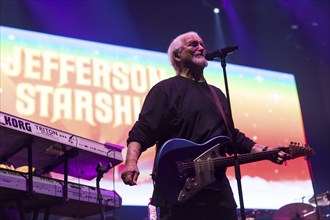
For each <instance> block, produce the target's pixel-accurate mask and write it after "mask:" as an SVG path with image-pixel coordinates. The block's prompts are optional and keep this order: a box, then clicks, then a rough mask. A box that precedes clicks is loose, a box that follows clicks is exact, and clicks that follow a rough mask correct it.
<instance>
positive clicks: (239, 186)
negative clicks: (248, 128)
mask: <svg viewBox="0 0 330 220" xmlns="http://www.w3.org/2000/svg"><path fill="white" fill-rule="evenodd" d="M220 61H221V67H222V69H223V76H224V81H225V88H226V96H227V101H228V107H229V114H230V118H231V119H232V118H233V117H232V111H231V104H230V96H229V88H228V81H227V71H226V55H223V56H220ZM232 123H233V125H234V121H232ZM234 127H235V125H234ZM233 144H234V145H233V150H234V161H235V162H234V167H235V177H236V180H237V189H238V196H239V202H240V212H241V219H242V220H245V219H246V217H245V208H244V201H243V193H242V183H241V170H240V165H239V160H238V156H237V148H236V146H235V143H233Z"/></svg>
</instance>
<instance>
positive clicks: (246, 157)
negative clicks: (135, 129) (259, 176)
mask: <svg viewBox="0 0 330 220" xmlns="http://www.w3.org/2000/svg"><path fill="white" fill-rule="evenodd" d="M230 142H231V139H230V138H229V137H226V136H217V137H214V138H212V139H210V140H209V141H207V142H205V143H203V144H196V143H194V142H192V141H189V140H185V139H180V138H174V139H170V140H168V141H167V142H165V143H164V144H163V146H162V147H161V148H160V150H159V152H158V154H157V156H156V158H155V168H154V181H155V186H156V188H157V190H158V192H159V193H160V195H161V196H162V197H163V198H164V199H165V200H166V201H167V202H169V203H172V204H179V203H183V202H185V201H187V200H189V199H190V198H192V197H193V196H194V195H195V194H196V193H197V192H198V191H200V190H201V189H203V188H204V187H205V186H207V185H209V184H211V183H213V182H214V181H215V180H216V179H215V176H214V173H215V171H216V170H219V169H225V168H226V167H229V166H234V163H235V158H234V156H229V157H223V156H221V155H220V150H221V149H222V148H223V147H225V145H226V144H229V143H230ZM280 151H285V152H286V153H288V154H290V155H291V157H292V159H294V158H297V157H301V156H309V155H313V154H314V153H315V152H314V150H313V149H312V148H311V147H309V146H307V145H302V144H299V143H291V144H290V145H289V146H287V147H281V148H280V149H274V150H270V151H263V152H258V153H248V154H241V155H238V161H239V164H246V163H250V162H255V161H260V160H267V159H268V160H270V159H272V158H274V157H277V154H278V153H279V152H280Z"/></svg>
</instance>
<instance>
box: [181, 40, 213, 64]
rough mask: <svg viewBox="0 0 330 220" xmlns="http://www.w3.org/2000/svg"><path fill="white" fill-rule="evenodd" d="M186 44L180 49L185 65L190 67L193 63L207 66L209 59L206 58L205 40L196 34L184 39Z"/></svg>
mask: <svg viewBox="0 0 330 220" xmlns="http://www.w3.org/2000/svg"><path fill="white" fill-rule="evenodd" d="M183 42H184V45H183V46H182V48H181V49H180V59H181V62H182V63H184V65H185V66H187V67H189V66H190V65H191V64H194V65H197V66H200V67H206V66H207V61H206V59H205V53H206V51H205V46H204V43H203V40H202V39H201V38H200V37H198V36H196V35H190V36H187V37H186V38H184V39H183Z"/></svg>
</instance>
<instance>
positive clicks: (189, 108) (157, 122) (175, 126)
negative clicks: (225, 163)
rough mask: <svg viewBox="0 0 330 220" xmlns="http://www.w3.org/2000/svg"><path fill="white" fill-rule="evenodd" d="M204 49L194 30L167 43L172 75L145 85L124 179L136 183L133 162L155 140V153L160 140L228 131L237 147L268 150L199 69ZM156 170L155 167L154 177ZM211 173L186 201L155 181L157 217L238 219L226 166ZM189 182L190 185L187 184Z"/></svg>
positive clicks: (200, 139)
mask: <svg viewBox="0 0 330 220" xmlns="http://www.w3.org/2000/svg"><path fill="white" fill-rule="evenodd" d="M205 54H206V50H205V46H204V43H203V40H202V38H201V37H200V36H199V35H198V34H197V33H196V32H187V33H184V34H181V35H179V36H178V37H176V38H175V39H174V40H173V41H172V43H171V44H170V46H169V48H168V55H169V58H170V62H171V64H172V66H173V67H174V69H175V71H176V76H174V77H171V78H169V79H166V80H163V81H161V82H159V83H157V84H156V85H155V86H154V87H153V88H152V89H151V90H150V91H149V93H148V95H147V97H146V99H145V102H144V104H143V107H142V110H141V113H140V115H139V119H138V121H137V122H136V123H135V124H134V126H133V128H132V129H131V131H130V132H129V137H128V140H127V144H128V146H127V147H128V149H127V155H126V160H125V169H124V171H123V172H122V179H123V181H124V183H125V184H127V185H136V184H137V179H138V176H139V168H138V165H137V163H138V159H139V157H140V155H141V153H142V152H143V151H145V150H146V149H147V148H149V147H152V146H154V145H155V144H156V147H157V148H156V150H157V154H156V155H158V154H159V152H160V149H161V148H162V146H163V145H164V143H166V142H167V141H168V140H171V139H173V138H180V139H185V140H189V141H191V142H192V143H197V144H202V143H206V142H208V141H209V140H211V139H212V138H214V137H217V136H230V137H231V138H232V139H233V140H232V143H235V147H236V149H237V151H238V153H251V152H253V153H254V152H261V151H266V150H271V148H268V147H267V146H264V145H260V144H256V143H255V142H254V141H252V140H251V139H250V138H248V137H246V136H245V135H244V133H242V132H240V131H239V130H238V129H236V128H234V124H233V120H232V118H231V116H230V114H229V108H228V102H227V100H226V97H225V95H224V93H223V92H222V91H221V90H220V89H219V88H216V87H214V86H212V85H209V84H207V82H206V79H205V78H204V75H203V70H204V68H205V67H207V64H208V63H207V61H206V59H205ZM211 90H213V91H215V93H216V96H217V97H218V100H220V103H221V105H222V108H223V110H224V113H225V115H226V116H225V117H226V118H227V119H225V120H227V124H228V125H226V123H225V120H224V119H223V117H221V114H220V112H219V108H218V107H217V103H216V102H217V101H216V100H215V98H214V96H213V95H212V92H211ZM196 147H199V146H196ZM273 149H275V148H273ZM219 153H220V155H221V156H225V155H226V153H228V154H232V153H233V146H232V145H228V147H223V148H221V150H220V152H219ZM181 154H182V158H183V159H184V158H185V157H188V156H189V152H186V153H184V151H178V152H177V153H176V155H180V156H181ZM285 159H290V156H289V155H288V154H286V153H284V152H282V151H281V152H280V153H278V155H277V157H276V158H274V160H273V161H274V162H276V163H279V164H282V163H283V161H284V160H285ZM156 169H157V168H156ZM154 170H155V168H154ZM157 175H158V174H157V173H154V178H155V179H156V180H157ZM214 177H215V181H212V183H210V184H208V185H207V186H205V187H203V188H202V189H200V190H199V191H198V192H197V193H196V194H195V195H194V196H192V197H191V198H190V199H188V200H187V201H184V202H178V203H176V202H171V201H168V199H166V198H165V197H166V195H164V194H162V193H160V190H159V187H158V184H157V181H155V188H154V193H153V198H152V203H153V204H154V205H156V206H158V207H160V218H161V219H164V220H165V219H172V220H173V219H177V220H183V219H187V220H188V219H189V220H193V219H196V220H201V219H205V220H211V219H217V220H221V219H223V220H234V219H237V214H236V207H237V206H236V203H235V200H234V197H233V193H232V190H231V187H230V184H229V181H228V179H227V177H226V175H225V169H221V170H217V171H215V172H214ZM165 181H166V180H165ZM165 184H166V183H165ZM168 187H170V185H169V186H168ZM187 188H188V189H187V191H189V190H190V189H189V187H187Z"/></svg>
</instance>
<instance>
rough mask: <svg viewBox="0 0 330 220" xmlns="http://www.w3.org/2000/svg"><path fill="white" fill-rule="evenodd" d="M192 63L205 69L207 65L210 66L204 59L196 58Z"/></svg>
mask: <svg viewBox="0 0 330 220" xmlns="http://www.w3.org/2000/svg"><path fill="white" fill-rule="evenodd" d="M192 62H193V63H194V64H196V65H198V66H200V67H203V68H205V67H207V65H208V62H207V60H206V59H205V58H204V57H194V58H193V59H192Z"/></svg>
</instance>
